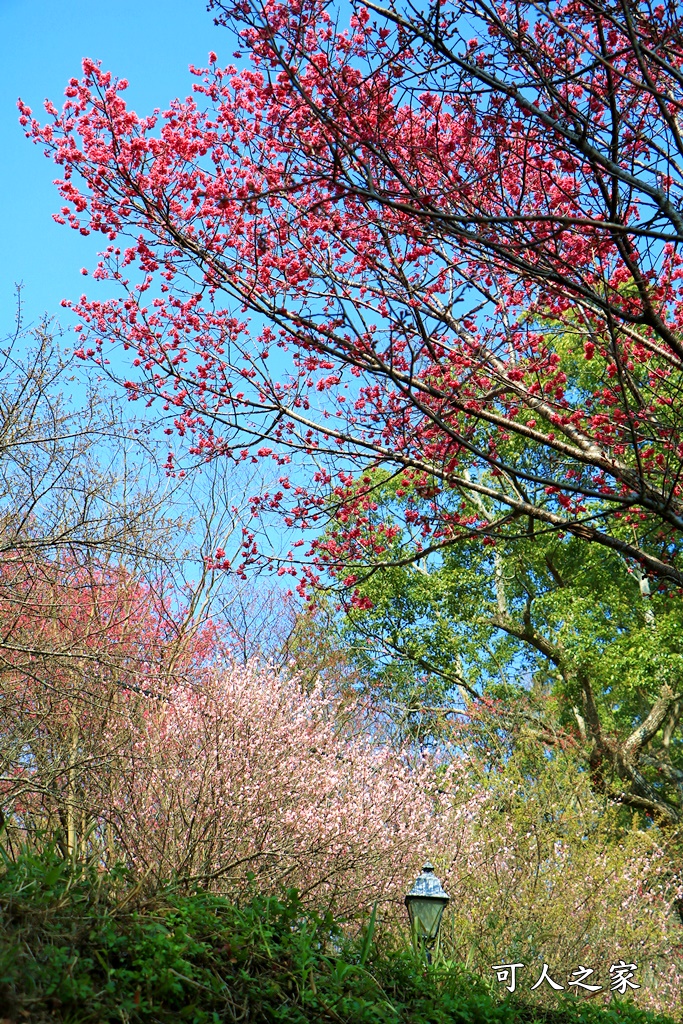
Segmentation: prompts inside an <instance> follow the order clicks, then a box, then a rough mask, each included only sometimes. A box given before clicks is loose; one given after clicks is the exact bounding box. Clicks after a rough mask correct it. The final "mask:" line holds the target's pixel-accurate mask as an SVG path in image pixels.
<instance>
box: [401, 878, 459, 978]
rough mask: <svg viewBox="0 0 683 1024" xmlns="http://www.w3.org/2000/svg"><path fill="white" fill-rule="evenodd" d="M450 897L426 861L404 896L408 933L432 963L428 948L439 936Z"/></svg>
mask: <svg viewBox="0 0 683 1024" xmlns="http://www.w3.org/2000/svg"><path fill="white" fill-rule="evenodd" d="M449 899H450V896H449V895H448V893H446V892H445V891H444V888H443V886H442V885H441V882H440V881H439V879H438V878H437V877H436V875H435V874H434V868H433V867H432V865H431V864H430V863H429V861H427V862H426V863H425V866H424V867H423V868H422V874H421V875H419V876H418V878H417V881H416V882H415V885H414V886H413V888H412V889H411V890H410V892H409V893H408V894H407V896H406V907H407V908H408V917H409V918H410V931H411V934H412V935H413V938H414V941H415V940H417V941H421V942H422V944H423V946H424V949H425V954H426V958H427V963H428V964H430V963H431V962H432V956H431V953H430V951H429V947H430V946H433V945H434V943H435V942H436V939H437V936H438V934H439V927H440V926H441V917H442V915H443V912H444V910H445V908H446V904H447V903H448V901H449Z"/></svg>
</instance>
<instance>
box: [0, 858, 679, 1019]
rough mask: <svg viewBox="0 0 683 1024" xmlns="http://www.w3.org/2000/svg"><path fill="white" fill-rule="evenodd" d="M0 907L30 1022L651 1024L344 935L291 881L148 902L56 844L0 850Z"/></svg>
mask: <svg viewBox="0 0 683 1024" xmlns="http://www.w3.org/2000/svg"><path fill="white" fill-rule="evenodd" d="M0 913H1V915H2V920H1V927H0V1011H1V1012H2V1013H3V1015H4V1016H5V1017H9V1019H11V1020H14V1019H19V1018H23V1019H27V1018H28V1019H30V1021H31V1022H34V1024H47V1022H51V1024H62V1022H67V1021H68V1022H69V1024H104V1022H109V1021H112V1022H114V1021H116V1022H120V1021H125V1022H130V1024H143V1022H149V1024H165V1022H169V1024H170V1022H171V1021H173V1022H175V1021H179V1020H186V1021H188V1022H192V1024H218V1022H229V1021H237V1020H242V1021H250V1022H276V1021H287V1022H288V1024H306V1022H314V1021H315V1022H317V1021H336V1022H338V1024H365V1022H367V1024H370V1022H373V1024H403V1022H405V1024H409V1022H410V1024H427V1022H429V1024H449V1022H457V1024H518V1022H519V1024H522V1022H532V1021H536V1020H539V1021H540V1020H552V1021H554V1022H556V1024H592V1022H598V1021H603V1022H604V1024H607V1022H608V1021H609V1022H611V1021H614V1022H615V1024H616V1022H619V1024H647V1022H653V1024H654V1022H655V1020H656V1018H654V1017H653V1016H651V1015H649V1014H647V1013H646V1012H644V1011H642V1010H639V1009H637V1008H636V1007H635V1006H634V1005H633V1004H632V1003H631V1002H630V1001H628V1000H623V1001H622V1000H618V1001H617V1002H616V1003H613V1004H612V1006H611V1007H610V1009H609V1010H602V1011H601V1010H599V1009H598V1008H597V1007H595V1006H593V1005H591V1004H590V1003H586V1002H580V1003H571V1002H569V1001H567V1002H565V1003H564V1004H558V1007H557V1008H556V1009H555V1010H554V1011H542V1010H540V1009H539V1008H538V1007H537V1008H535V1009H534V1008H532V1007H530V1006H527V1005H525V1004H524V1003H520V1002H516V1001H514V1000H511V999H507V1000H504V1001H497V1000H496V999H494V998H492V997H491V995H489V994H488V993H487V992H486V990H485V988H484V987H483V986H482V984H481V983H480V982H478V981H477V979H475V978H474V977H472V976H470V975H468V974H467V972H466V971H465V970H464V969H462V968H460V967H458V966H456V965H455V964H453V963H447V962H444V961H441V962H440V963H437V964H436V965H435V966H434V967H432V968H427V967H425V966H424V965H423V964H422V963H421V961H419V960H418V959H416V958H415V956H414V955H413V954H412V952H407V951H406V949H405V948H403V949H401V948H399V947H398V946H397V944H396V943H395V942H394V941H392V940H389V939H388V938H387V937H386V936H385V937H384V941H382V942H381V943H380V946H379V947H378V945H377V944H375V943H374V942H373V934H372V930H371V928H366V929H364V930H363V932H362V933H361V934H360V935H359V936H358V938H356V939H355V940H351V939H348V938H347V937H345V936H344V934H343V932H342V931H341V929H340V928H339V926H338V925H337V924H336V923H335V921H334V919H333V918H332V916H331V915H330V914H324V915H321V916H319V915H316V914H315V913H314V912H313V911H311V910H309V909H306V908H304V906H303V905H302V903H301V901H300V900H299V898H298V896H297V894H296V892H295V891H290V892H289V893H288V894H287V896H286V898H283V899H276V898H275V897H262V896H252V897H251V898H250V899H248V900H245V901H244V902H243V903H241V904H240V905H239V906H237V905H235V904H234V903H230V902H229V901H227V900H225V899H223V898H221V897H219V896H215V895H213V894H210V893H207V892H202V891H197V892H194V893H191V894H184V895H183V894H178V893H177V891H174V890H173V889H165V890H164V891H160V892H158V893H157V894H156V895H155V896H154V897H153V898H151V899H149V898H147V899H145V898H143V897H142V895H141V892H140V889H139V887H138V886H136V885H134V884H133V883H132V880H131V879H130V877H129V876H128V873H127V872H126V871H125V869H117V870H116V871H113V872H110V873H107V874H104V873H102V872H101V871H98V870H97V868H95V867H94V866H92V865H91V866H87V865H78V864H72V863H70V862H68V861H65V860H64V859H63V858H62V857H61V856H59V855H58V854H57V853H56V852H55V850H54V848H53V847H52V848H47V849H46V850H45V851H44V853H43V855H42V856H37V855H36V854H34V853H31V852H29V851H27V850H24V851H23V852H22V853H21V854H20V855H19V856H18V857H17V859H16V860H14V861H10V860H7V859H6V860H5V864H4V869H3V870H2V872H1V873H0ZM658 1019H659V1021H661V1022H662V1024H665V1018H664V1017H660V1018H658Z"/></svg>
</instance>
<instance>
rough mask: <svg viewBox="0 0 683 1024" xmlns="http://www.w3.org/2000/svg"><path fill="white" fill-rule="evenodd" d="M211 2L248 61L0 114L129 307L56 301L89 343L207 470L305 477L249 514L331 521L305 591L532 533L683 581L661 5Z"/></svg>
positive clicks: (76, 89)
mask: <svg viewBox="0 0 683 1024" xmlns="http://www.w3.org/2000/svg"><path fill="white" fill-rule="evenodd" d="M213 6H214V8H215V10H216V13H217V17H218V20H219V21H223V22H231V23H233V24H235V25H236V27H237V28H238V30H239V31H240V33H241V38H242V40H243V45H244V47H245V48H246V49H247V50H248V51H249V54H250V56H251V61H252V64H251V67H250V68H249V69H247V70H243V71H241V72H238V71H236V70H235V69H234V68H230V67H227V68H226V67H221V66H220V65H219V64H218V63H217V60H216V58H215V55H211V63H210V67H209V68H208V69H206V70H195V71H194V73H195V75H196V78H197V82H196V84H195V86H194V91H195V97H194V98H191V99H188V100H185V101H174V102H173V103H172V104H171V105H170V107H169V108H168V110H166V111H164V112H163V113H158V112H157V113H155V114H153V115H151V116H149V117H139V116H138V115H136V114H135V113H133V112H132V111H130V110H128V109H127V107H126V105H125V102H124V99H123V96H122V92H123V90H124V89H125V86H126V83H125V82H116V81H115V80H113V79H112V78H111V76H110V75H109V74H108V73H105V72H104V71H102V70H101V69H100V68H99V66H98V65H97V64H95V63H94V62H92V61H86V62H85V64H84V77H83V79H82V80H80V81H79V80H77V79H72V81H71V82H70V84H69V86H68V89H67V102H66V105H65V107H64V109H63V111H62V112H59V111H58V110H57V109H56V108H55V107H54V106H53V105H52V104H48V106H47V109H48V114H49V116H50V120H49V122H48V123H47V124H45V125H41V124H40V123H39V122H38V121H37V120H35V119H34V118H33V117H32V114H31V111H30V110H29V108H28V107H27V106H26V105H25V104H21V120H22V123H23V124H24V125H25V126H26V130H27V134H28V135H29V136H31V137H32V138H34V139H35V141H37V142H40V143H42V144H43V145H44V146H45V147H46V148H47V149H48V151H49V152H50V153H51V154H52V155H53V156H54V158H55V160H56V161H57V162H58V163H59V164H60V165H62V167H63V178H62V179H61V181H60V182H59V183H58V187H59V190H60V193H61V195H62V200H63V206H62V208H61V212H60V213H59V214H57V215H56V218H57V220H58V221H60V222H66V223H68V224H70V225H71V226H72V227H73V228H75V229H76V230H79V231H81V232H82V233H88V232H91V231H97V232H101V233H102V234H103V235H104V236H105V238H106V239H108V241H109V243H110V244H109V245H108V247H107V248H106V250H105V251H104V252H103V254H102V258H101V260H100V262H99V263H98V265H97V267H96V268H95V271H94V277H95V278H97V279H100V280H101V279H110V280H112V279H113V280H115V281H117V282H118V283H119V284H120V285H121V286H122V287H123V289H124V296H123V297H122V298H121V299H106V300H104V301H101V300H99V299H97V298H95V297H94V295H91V297H89V298H86V297H83V298H81V300H80V301H79V302H77V303H76V304H75V309H76V311H77V312H78V313H79V314H80V316H81V318H82V320H83V328H84V330H83V338H84V340H83V346H82V348H81V349H80V352H81V354H82V355H83V356H84V357H86V356H88V354H90V355H93V356H95V355H96V354H97V353H98V352H99V353H100V356H99V358H101V360H102V362H103V364H104V363H106V358H107V357H106V350H104V349H103V348H102V345H103V344H104V343H107V344H108V343H109V342H110V341H118V342H120V344H121V345H122V346H123V348H124V349H125V350H126V351H128V352H129V353H130V355H131V361H132V363H133V364H134V368H135V369H131V372H130V376H129V379H128V380H127V381H126V387H127V388H128V391H129V394H130V397H131V398H134V399H135V398H140V399H145V400H147V401H149V400H152V401H153V400H159V401H160V402H162V403H164V407H165V408H167V409H168V410H169V412H170V413H172V414H174V423H175V427H174V428H169V429H175V431H176V432H177V434H178V435H179V439H180V443H181V444H183V443H189V445H190V450H191V451H193V452H194V453H196V454H197V455H198V456H200V457H202V458H214V457H218V456H221V457H224V458H229V459H238V460H239V459H249V458H256V459H259V458H261V459H268V460H270V459H274V460H275V461H276V462H277V464H278V465H281V466H283V467H284V466H286V465H287V464H288V463H290V462H291V461H292V460H293V459H294V458H295V457H296V454H297V453H300V454H302V455H303V456H305V457H306V459H307V460H308V462H309V464H315V472H314V476H313V479H310V478H309V479H308V480H307V481H305V480H304V481H302V480H299V479H298V478H294V475H293V474H292V473H291V471H290V470H287V469H284V468H283V470H282V474H281V476H280V480H279V484H278V485H277V487H276V488H274V489H273V490H270V489H269V490H268V491H267V492H261V493H260V494H255V495H254V496H253V502H252V509H253V511H254V512H255V513H256V514H257V515H258V513H259V512H260V511H263V510H265V509H277V510H280V511H282V512H283V513H284V515H285V519H286V521H287V522H288V523H290V524H298V525H300V526H302V527H306V526H309V525H311V524H313V523H315V522H320V521H321V519H322V518H324V516H326V515H329V514H331V513H334V514H335V515H336V516H337V517H338V518H339V519H341V520H344V519H345V518H348V516H349V515H351V514H353V515H354V517H355V524H354V528H353V529H350V530H349V531H348V532H347V533H346V535H345V536H344V538H343V541H342V542H337V543H336V544H334V545H330V544H328V545H327V546H325V547H321V546H320V545H317V546H316V545H315V544H314V545H313V549H314V550H313V552H309V559H308V561H309V567H308V568H307V569H306V568H305V569H304V574H306V573H307V574H308V576H309V578H314V577H315V570H314V569H311V568H310V556H311V555H312V557H313V559H314V560H316V559H317V561H318V562H319V563H322V564H323V565H325V566H327V567H328V568H331V569H332V570H333V571H334V569H335V567H337V566H339V565H340V564H342V563H343V564H345V565H349V564H353V565H357V566H358V567H359V572H360V571H361V570H362V569H363V568H364V567H368V566H370V567H376V566H382V565H385V564H388V563H394V562H396V561H401V560H403V561H406V560H407V561H409V560H414V559H417V558H420V557H423V556H424V555H425V553H428V552H430V551H434V550H439V549H441V548H443V547H445V546H450V545H452V544H454V543H457V542H458V541H459V540H460V539H461V538H463V537H469V536H472V535H475V536H479V537H481V538H482V539H484V540H488V539H491V538H495V537H496V536H498V535H500V534H501V532H506V531H507V532H511V531H512V532H517V533H519V532H520V531H528V530H533V529H534V528H542V529H544V530H556V531H560V532H566V533H570V534H574V535H575V536H577V537H580V538H583V539H586V540H589V541H593V542H596V543H598V544H601V545H605V546H607V547H609V548H612V549H615V550H617V551H619V552H621V553H623V554H624V555H625V556H627V557H629V558H633V559H635V560H636V561H637V562H638V563H639V564H640V566H641V567H642V568H643V569H644V570H645V571H647V572H648V573H650V574H651V575H654V576H656V577H658V578H659V579H660V580H661V581H663V582H664V583H666V582H667V581H668V583H670V584H674V585H676V586H680V584H681V583H682V582H683V570H681V568H680V567H679V565H678V545H679V537H680V528H681V524H682V522H683V519H682V518H681V516H682V514H683V506H682V505H681V495H680V484H679V474H680V468H681V452H682V451H683V448H682V447H681V445H682V442H683V439H682V438H681V435H680V423H681V417H680V411H679V392H680V379H681V378H680V374H681V366H682V362H681V360H682V359H683V345H682V343H681V340H680V318H681V284H680V281H681V273H682V268H681V256H680V244H681V240H682V237H683V236H682V230H683V222H682V221H681V215H680V196H681V165H680V157H681V150H682V148H683V143H682V141H681V135H680V112H681V102H682V99H681V97H682V90H681V82H682V78H681V65H682V62H683V51H681V46H680V30H681V13H680V8H679V7H678V5H676V4H675V3H673V2H670V3H666V4H662V5H660V6H657V7H651V6H650V4H649V3H648V2H647V0H642V2H638V3H634V2H628V3H627V2H616V0H599V2H598V3H587V2H583V0H573V2H571V3H565V2H559V0H553V2H552V3H550V4H538V3H535V2H533V0H527V2H524V3H520V4H516V5H514V6H509V5H506V4H502V5H501V4H496V5H490V4H488V3H487V2H485V0H453V2H452V3H450V4H447V5H442V4H441V3H434V4H425V5H424V6H421V7H418V6H411V5H410V4H406V5H405V6H400V5H399V4H395V5H390V6H388V7H381V6H380V5H378V4H375V3H374V2H370V3H366V4H359V5H358V6H357V7H356V8H355V9H354V12H353V14H352V16H351V19H350V22H349V25H348V27H347V28H345V29H342V28H340V27H339V19H338V18H337V16H336V14H335V13H334V11H333V10H332V9H331V8H330V7H329V5H328V4H326V3H323V2H321V0H297V2H296V3H295V4H294V6H293V7H292V6H291V5H290V4H287V5H284V4H279V3H277V2H269V3H267V4H264V5H260V4H258V3H256V2H250V0H242V2H240V3H237V4H236V5H234V7H231V8H230V10H229V11H228V8H227V6H225V5H223V4H222V3H219V2H217V0H216V2H214V4H213ZM124 235H127V236H132V240H131V241H130V242H124V241H123V240H122V239H123V236H124ZM278 348H279V350H280V351H279V352H278ZM183 438H185V439H189V440H187V441H186V442H183V441H182V439H183ZM175 458H176V453H175V452H173V451H172V452H171V453H170V454H169V462H168V466H169V469H170V470H171V471H172V470H173V466H174V464H175ZM377 466H381V467H383V468H384V469H386V470H387V471H388V472H390V473H393V474H395V475H396V477H397V480H398V483H399V484H400V486H399V488H398V491H397V495H398V497H399V498H400V499H401V500H399V501H398V502H397V505H396V515H397V516H400V517H401V519H402V521H403V523H404V524H405V525H406V526H407V527H408V530H407V534H406V535H407V540H406V542H405V544H404V545H403V546H402V549H401V550H400V552H398V553H397V552H395V551H393V552H392V554H391V557H389V556H388V555H387V547H388V542H389V541H390V540H391V538H392V536H393V534H392V528H391V526H390V525H381V526H380V527H378V528H373V523H372V509H373V494H372V487H373V484H372V477H371V476H364V475H363V474H364V471H365V470H366V469H367V468H368V467H377ZM290 477H291V478H290ZM416 492H419V493H420V494H421V495H427V496H428V497H429V498H430V503H429V505H428V508H427V509H426V510H421V509H418V508H417V507H416V506H415V504H414V502H413V501H412V500H411V498H412V496H413V495H414V494H415V493H416ZM482 499H483V500H485V502H486V514H483V513H482V511H481V500H482ZM359 516H360V519H359ZM259 554H260V552H259V547H258V542H257V537H256V529H255V528H252V529H250V528H248V527H246V528H245V535H244V543H243V548H242V557H241V559H238V560H237V563H236V567H237V568H238V569H239V570H240V571H244V569H245V568H246V567H247V566H248V565H249V564H251V563H253V561H254V560H256V559H258V557H259ZM294 556H295V552H294V550H292V551H291V552H290V554H289V557H288V558H285V559H284V560H283V562H282V564H281V566H280V570H281V571H282V572H292V573H296V572H297V569H296V559H295V557H294ZM304 561H306V559H304ZM216 563H217V564H226V562H225V559H224V558H222V556H221V552H220V551H219V552H217V555H216ZM346 582H347V584H349V585H352V581H351V580H350V579H349V578H348V577H347V579H346Z"/></svg>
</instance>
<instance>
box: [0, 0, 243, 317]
mask: <svg viewBox="0 0 683 1024" xmlns="http://www.w3.org/2000/svg"><path fill="white" fill-rule="evenodd" d="M0 40H1V41H2V42H1V43H0V144H1V150H0V151H1V153H2V158H1V159H0V208H1V209H2V219H1V223H2V227H3V244H2V245H1V246H0V337H2V336H4V335H5V334H7V333H8V331H9V330H10V329H11V327H12V325H13V318H14V310H15V302H14V285H15V282H19V281H21V282H23V284H24V292H23V300H24V306H25V313H26V320H27V321H28V322H35V321H37V320H38V319H40V317H41V316H42V315H43V314H44V313H48V314H52V315H54V314H58V315H59V319H60V321H61V322H62V323H63V324H64V325H65V326H66V325H67V324H68V323H69V322H70V318H69V315H68V313H67V312H66V311H65V310H63V309H61V308H60V305H59V304H60V301H61V300H62V299H63V298H71V299H74V298H77V297H78V296H79V295H80V294H81V292H82V291H83V286H84V281H85V279H84V278H83V277H82V276H81V274H80V268H81V267H83V266H92V264H93V257H94V254H95V252H96V251H97V248H98V245H99V246H101V243H102V239H101V238H100V239H90V238H83V237H81V236H79V235H78V234H77V233H76V232H74V231H72V230H71V229H70V228H67V227H60V226H59V225H57V224H55V223H54V222H53V220H52V213H53V212H54V211H55V210H56V209H57V208H58V205H59V198H58V196H57V192H56V189H55V188H54V186H53V185H52V184H51V182H52V180H53V179H54V178H56V177H57V176H58V169H57V168H56V167H55V166H54V164H52V163H51V162H50V161H49V160H46V159H45V157H44V156H43V155H42V151H41V150H40V149H39V148H38V147H37V146H35V145H33V143H31V142H29V141H28V140H27V139H26V138H25V137H24V134H23V130H22V129H21V127H20V126H19V124H18V120H17V109H16V101H17V97H18V96H21V97H22V99H23V100H24V101H25V102H26V103H28V104H29V106H30V107H31V108H32V109H33V111H34V113H37V112H40V111H42V103H43V100H44V99H45V97H49V98H50V99H51V100H52V101H53V102H54V103H55V104H56V105H57V106H58V107H59V106H61V103H62V98H63V93H64V89H65V87H66V84H67V82H68V80H69V78H72V77H74V76H79V75H80V66H81V60H82V59H83V57H91V58H93V59H95V60H101V61H102V64H103V66H104V67H105V68H106V69H108V70H111V71H112V72H113V73H114V74H115V75H116V76H117V77H119V78H127V79H128V81H129V82H130V88H129V90H128V91H127V94H126V96H127V100H128V103H129V104H130V105H131V106H133V107H134V108H135V109H137V110H138V111H140V112H143V113H147V112H149V111H151V110H152V109H153V108H154V107H162V108H163V107H165V106H166V105H167V104H168V101H169V100H170V99H171V98H172V97H174V96H177V95H181V96H185V95H187V94H188V93H189V92H190V89H191V82H192V79H191V76H190V74H189V73H188V70H187V67H188V64H197V65H200V66H203V65H204V64H205V63H206V56H207V54H208V52H209V51H210V50H215V51H216V53H218V55H219V59H221V60H222V61H223V62H224V63H226V64H227V63H230V62H231V61H232V51H233V50H234V49H235V44H234V42H233V41H232V40H231V39H230V37H229V35H228V33H227V32H226V30H225V29H220V28H216V27H215V26H214V24H213V18H212V16H211V15H210V14H209V13H207V11H206V3H205V0H138V2H134V0H116V2H113V3H112V2H110V3H102V2H97V0H61V2H60V3H55V2H54V0H31V2H30V3H29V2H27V0H0Z"/></svg>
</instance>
